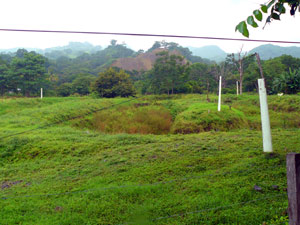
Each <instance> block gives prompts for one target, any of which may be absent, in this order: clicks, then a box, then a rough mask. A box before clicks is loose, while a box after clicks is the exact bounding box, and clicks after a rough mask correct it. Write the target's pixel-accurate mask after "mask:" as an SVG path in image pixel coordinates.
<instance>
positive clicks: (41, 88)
mask: <svg viewBox="0 0 300 225" xmlns="http://www.w3.org/2000/svg"><path fill="white" fill-rule="evenodd" d="M42 98H43V88H41V99H42Z"/></svg>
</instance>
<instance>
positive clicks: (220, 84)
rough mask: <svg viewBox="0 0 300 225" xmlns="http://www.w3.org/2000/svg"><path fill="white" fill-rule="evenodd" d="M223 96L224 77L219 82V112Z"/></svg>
mask: <svg viewBox="0 0 300 225" xmlns="http://www.w3.org/2000/svg"><path fill="white" fill-rule="evenodd" d="M221 94H222V76H220V81H219V102H218V111H219V112H220V111H221Z"/></svg>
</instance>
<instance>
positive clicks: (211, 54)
mask: <svg viewBox="0 0 300 225" xmlns="http://www.w3.org/2000/svg"><path fill="white" fill-rule="evenodd" d="M125 46H126V45H124V47H125ZM21 48H22V47H21ZM127 48H128V47H127ZM179 48H181V50H184V49H185V50H184V51H185V52H186V53H188V51H190V53H188V54H187V55H188V56H189V58H188V57H187V55H185V54H183V56H185V57H187V59H188V60H190V61H191V62H195V61H197V60H199V58H195V57H201V58H202V59H203V62H205V63H212V61H215V62H217V63H218V62H221V61H223V60H225V58H226V56H227V53H226V52H225V51H224V50H222V49H221V48H220V47H218V46H216V45H208V46H203V47H192V46H189V47H187V48H185V47H180V46H179ZM18 49H20V48H11V49H0V53H8V54H13V53H15V52H16V51H17V50H18ZM25 49H26V50H27V51H35V52H37V53H39V54H42V55H44V56H46V57H47V58H49V59H54V60H55V59H58V58H59V57H68V58H71V59H74V58H77V57H79V56H82V55H83V54H89V55H93V54H95V53H97V52H99V51H101V50H104V48H102V47H101V46H95V45H93V44H90V43H88V42H83V43H82V42H70V43H69V44H68V45H66V46H58V47H52V48H46V49H38V48H25ZM132 51H133V50H132ZM184 51H183V52H182V53H184ZM133 52H134V51H133ZM254 52H258V53H259V54H260V57H261V59H263V60H267V59H270V58H274V57H278V56H281V55H284V54H286V55H291V56H293V57H297V58H300V47H296V46H292V47H281V46H277V45H272V44H266V45H261V46H258V47H256V48H254V49H252V50H251V51H249V54H252V53H254ZM137 54H138V53H137ZM145 57H146V56H145ZM193 57H194V58H193ZM137 58H138V57H137ZM140 58H141V57H140ZM124 60H125V61H128V62H129V61H130V62H129V64H131V66H132V63H134V64H136V66H135V67H137V68H138V67H139V66H138V65H137V64H139V63H141V64H143V63H145V62H142V61H143V60H142V61H141V60H140V59H136V61H135V62H133V61H132V59H123V62H125V61H124ZM205 60H206V61H205ZM118 63H120V61H119V62H118ZM146 64H147V66H146V67H147V68H148V67H149V62H147V63H146ZM150 64H151V63H150ZM129 67H130V66H129ZM141 67H144V64H143V65H142V66H141Z"/></svg>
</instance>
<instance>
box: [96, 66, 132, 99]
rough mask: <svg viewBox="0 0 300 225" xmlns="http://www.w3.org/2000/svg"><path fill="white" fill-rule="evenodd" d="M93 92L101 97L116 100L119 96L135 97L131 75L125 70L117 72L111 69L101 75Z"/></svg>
mask: <svg viewBox="0 0 300 225" xmlns="http://www.w3.org/2000/svg"><path fill="white" fill-rule="evenodd" d="M93 90H94V91H95V92H97V93H98V95H99V96H100V97H104V98H114V97H117V96H121V97H129V96H134V95H135V89H134V87H133V84H132V81H131V79H130V75H129V74H127V73H125V72H124V71H123V70H120V71H119V72H117V71H116V70H114V69H112V68H109V69H108V70H106V71H105V72H102V73H100V74H99V77H98V78H97V79H96V81H95V83H94V84H93Z"/></svg>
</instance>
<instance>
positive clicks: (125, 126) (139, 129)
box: [92, 106, 172, 134]
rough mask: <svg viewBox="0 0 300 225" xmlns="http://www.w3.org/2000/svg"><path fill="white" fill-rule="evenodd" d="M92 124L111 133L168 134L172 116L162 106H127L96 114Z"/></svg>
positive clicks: (97, 128) (102, 130)
mask: <svg viewBox="0 0 300 225" xmlns="http://www.w3.org/2000/svg"><path fill="white" fill-rule="evenodd" d="M92 124H93V127H94V128H95V129H96V130H99V131H101V132H104V133H109V134H117V133H128V134H136V133H140V134H166V133H168V132H169V130H170V128H171V125H172V116H171V114H170V112H169V111H168V110H167V109H165V108H163V107H160V106H142V107H139V106H138V107H135V106H131V107H129V106H126V107H120V108H118V109H117V110H116V109H112V110H108V111H102V112H99V113H97V114H95V116H94V118H93V120H92Z"/></svg>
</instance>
